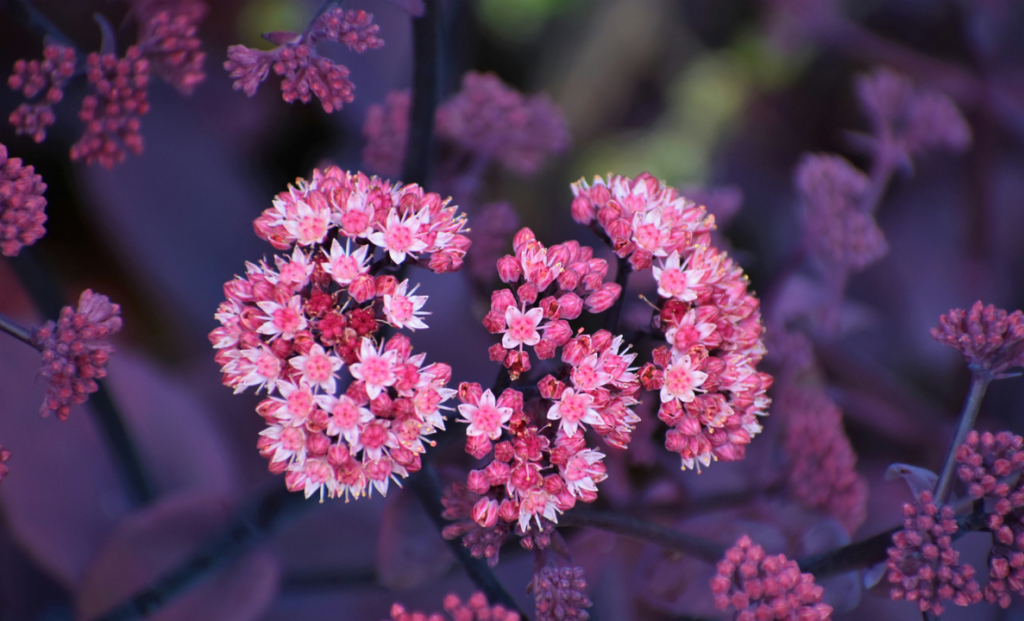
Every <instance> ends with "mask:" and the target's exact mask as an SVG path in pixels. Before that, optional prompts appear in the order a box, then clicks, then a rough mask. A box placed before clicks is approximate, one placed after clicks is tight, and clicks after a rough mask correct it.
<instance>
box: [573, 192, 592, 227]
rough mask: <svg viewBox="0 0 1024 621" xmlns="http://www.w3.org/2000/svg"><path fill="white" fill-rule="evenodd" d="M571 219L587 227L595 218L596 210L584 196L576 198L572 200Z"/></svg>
mask: <svg viewBox="0 0 1024 621" xmlns="http://www.w3.org/2000/svg"><path fill="white" fill-rule="evenodd" d="M571 209H572V219H573V220H575V221H577V222H579V223H580V224H583V225H587V224H590V223H591V222H593V220H594V218H595V217H597V210H596V209H594V204H593V203H592V202H590V199H588V198H586V197H584V196H577V197H576V198H574V199H572V207H571Z"/></svg>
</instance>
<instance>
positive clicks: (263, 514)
mask: <svg viewBox="0 0 1024 621" xmlns="http://www.w3.org/2000/svg"><path fill="white" fill-rule="evenodd" d="M319 506H320V504H319V503H316V502H313V501H311V500H310V501H307V500H306V498H305V497H303V495H302V494H300V493H295V492H289V491H288V490H287V489H286V488H285V487H284V486H280V487H275V488H274V489H273V490H271V491H270V492H269V493H266V494H263V495H262V496H261V497H260V498H259V499H258V500H257V501H256V502H255V503H253V504H252V505H250V506H249V507H248V508H246V509H244V510H243V511H242V512H241V513H240V514H239V515H238V516H237V517H236V519H235V520H234V521H233V522H232V523H231V524H230V525H229V526H228V527H226V528H225V529H224V530H222V531H221V532H220V534H219V535H217V537H216V538H215V539H213V540H211V541H210V542H208V543H207V544H206V545H205V546H203V547H202V548H201V549H200V550H199V551H198V552H196V553H195V554H193V555H192V556H190V557H189V558H188V559H186V560H185V561H184V562H182V563H181V564H180V565H178V566H176V567H174V568H173V569H171V570H170V571H168V572H166V573H164V574H163V575H161V576H160V577H159V578H157V579H156V581H154V582H153V583H152V584H150V585H149V586H147V587H145V588H143V589H141V590H140V591H137V592H136V593H135V594H134V595H132V596H131V597H130V598H128V599H127V600H125V601H124V602H122V603H120V604H118V605H117V606H115V607H114V608H112V609H111V610H110V611H108V612H107V613H106V614H104V615H103V616H102V617H100V618H99V619H97V620H96V621H134V620H136V619H144V618H146V617H148V616H149V615H151V614H153V613H155V612H156V611H158V610H160V609H161V608H163V607H164V606H166V605H167V604H169V603H171V602H172V601H174V599H175V598H177V597H179V596H181V595H182V594H183V593H185V592H186V591H188V590H189V589H190V588H192V587H193V586H195V585H197V584H198V583H199V582H201V581H202V580H203V579H205V578H206V577H207V576H209V575H211V574H212V573H213V572H214V571H216V570H217V569H219V568H221V567H223V566H224V565H226V564H228V563H229V562H230V561H232V560H234V559H235V558H238V557H239V556H241V555H242V553H244V552H246V551H248V550H250V549H252V548H253V547H255V546H256V545H257V544H259V543H262V542H263V541H266V540H267V539H268V538H269V537H270V536H271V535H273V534H275V533H276V532H277V531H278V530H279V529H280V527H281V525H282V524H283V523H284V522H285V521H286V519H287V518H291V517H293V516H296V515H299V514H301V513H302V512H303V511H305V510H308V509H311V508H313V507H319Z"/></svg>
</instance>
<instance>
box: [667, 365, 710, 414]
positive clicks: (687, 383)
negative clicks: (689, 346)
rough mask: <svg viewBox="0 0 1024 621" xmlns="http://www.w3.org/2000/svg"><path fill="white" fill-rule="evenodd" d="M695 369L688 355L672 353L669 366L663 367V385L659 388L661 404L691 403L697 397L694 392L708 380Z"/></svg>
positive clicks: (706, 376)
mask: <svg viewBox="0 0 1024 621" xmlns="http://www.w3.org/2000/svg"><path fill="white" fill-rule="evenodd" d="M697 368H698V365H697V364H696V361H695V360H693V359H692V358H691V357H690V356H689V355H687V354H679V353H678V352H677V353H674V354H673V356H672V362H671V364H669V365H668V366H667V367H665V383H664V385H663V386H662V387H661V400H662V402H663V403H664V402H666V401H672V400H679V401H682V402H683V403H690V402H691V401H693V400H694V398H695V397H696V396H697V395H696V392H695V390H696V389H698V388H700V386H701V385H702V384H703V383H704V382H705V380H707V379H708V374H707V373H704V372H702V371H698V370H697Z"/></svg>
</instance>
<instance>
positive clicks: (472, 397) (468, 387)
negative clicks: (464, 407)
mask: <svg viewBox="0 0 1024 621" xmlns="http://www.w3.org/2000/svg"><path fill="white" fill-rule="evenodd" d="M458 394H459V401H461V402H463V403H468V404H470V405H479V403H480V397H481V396H482V395H483V394H484V389H483V388H482V387H481V386H480V384H477V383H476V382H462V383H461V384H459V392H458Z"/></svg>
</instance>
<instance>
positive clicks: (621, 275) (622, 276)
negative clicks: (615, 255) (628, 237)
mask: <svg viewBox="0 0 1024 621" xmlns="http://www.w3.org/2000/svg"><path fill="white" fill-rule="evenodd" d="M632 272H633V266H631V265H630V264H629V261H628V260H627V259H623V258H622V257H619V263H618V269H616V270H615V283H616V284H617V285H619V287H621V290H620V291H619V299H617V300H615V303H614V304H612V307H611V308H609V309H608V314H607V315H605V316H604V329H605V330H608V331H609V332H611V333H612V334H618V333H619V319H620V318H621V317H622V305H623V304H624V303H625V299H626V284H627V283H628V282H629V275H630V273H632Z"/></svg>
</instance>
